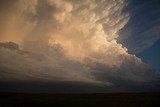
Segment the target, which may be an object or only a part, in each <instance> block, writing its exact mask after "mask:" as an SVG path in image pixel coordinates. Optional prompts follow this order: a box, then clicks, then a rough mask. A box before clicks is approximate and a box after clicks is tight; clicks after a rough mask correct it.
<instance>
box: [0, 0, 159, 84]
mask: <svg viewBox="0 0 160 107" xmlns="http://www.w3.org/2000/svg"><path fill="white" fill-rule="evenodd" d="M1 2H2V4H3V5H4V6H2V7H1V9H0V11H1V13H0V16H2V18H1V20H0V22H1V23H2V24H3V26H1V28H0V29H1V30H2V29H3V31H2V32H1V33H0V41H1V43H0V54H1V56H0V71H1V72H0V81H5V82H6V81H10V82H13V81H16V82H17V81H21V82H23V81H27V82H34V81H48V82H55V81H67V82H84V83H91V84H93V85H97V86H117V87H120V86H121V85H122V84H126V86H130V83H135V84H136V83H145V82H151V81H158V80H159V78H158V77H157V76H156V75H155V72H154V70H153V69H152V68H151V67H150V66H149V65H147V64H145V63H143V62H142V61H141V59H140V58H138V57H136V56H135V55H131V54H129V53H128V50H127V48H125V47H124V46H122V44H119V43H117V38H118V37H119V31H120V30H121V29H122V28H123V27H124V26H125V25H126V24H127V22H128V20H129V17H130V16H129V14H128V13H124V12H123V9H124V8H125V7H126V6H127V2H126V1H125V0H117V1H114V0H101V1H99V0H79V1H76V0H32V1H30V0H14V2H13V1H10V0H5V1H3V0H2V1H1ZM2 4H1V5H2ZM5 5H8V8H7V7H6V6H5ZM3 13H7V15H3ZM8 41H12V42H8ZM14 42H15V43H17V44H15V43H14ZM8 45H9V48H8ZM15 46H17V47H18V48H17V49H12V48H15ZM133 85H134V84H133Z"/></svg>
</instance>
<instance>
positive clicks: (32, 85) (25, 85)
mask: <svg viewBox="0 0 160 107" xmlns="http://www.w3.org/2000/svg"><path fill="white" fill-rule="evenodd" d="M0 86H1V87H0V92H19V93H22V92H25V93H113V92H116V93H119V92H159V90H160V84H159V81H157V82H154V83H151V82H150V83H149V82H148V83H137V84H136V85H134V86H133V85H132V84H130V86H128V85H127V86H126V85H125V84H122V85H121V86H107V87H103V86H95V85H93V84H88V83H83V82H67V81H64V82H38V81H37V82H0Z"/></svg>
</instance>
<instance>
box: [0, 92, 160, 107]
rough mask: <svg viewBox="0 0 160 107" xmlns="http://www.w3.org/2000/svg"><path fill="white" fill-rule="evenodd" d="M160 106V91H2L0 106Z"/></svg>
mask: <svg viewBox="0 0 160 107" xmlns="http://www.w3.org/2000/svg"><path fill="white" fill-rule="evenodd" d="M32 106H34V107H59V106H61V107H160V93H105V94H103V93H101V94H37V93H36V94H26V93H25V94H24V93H0V107H32Z"/></svg>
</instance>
